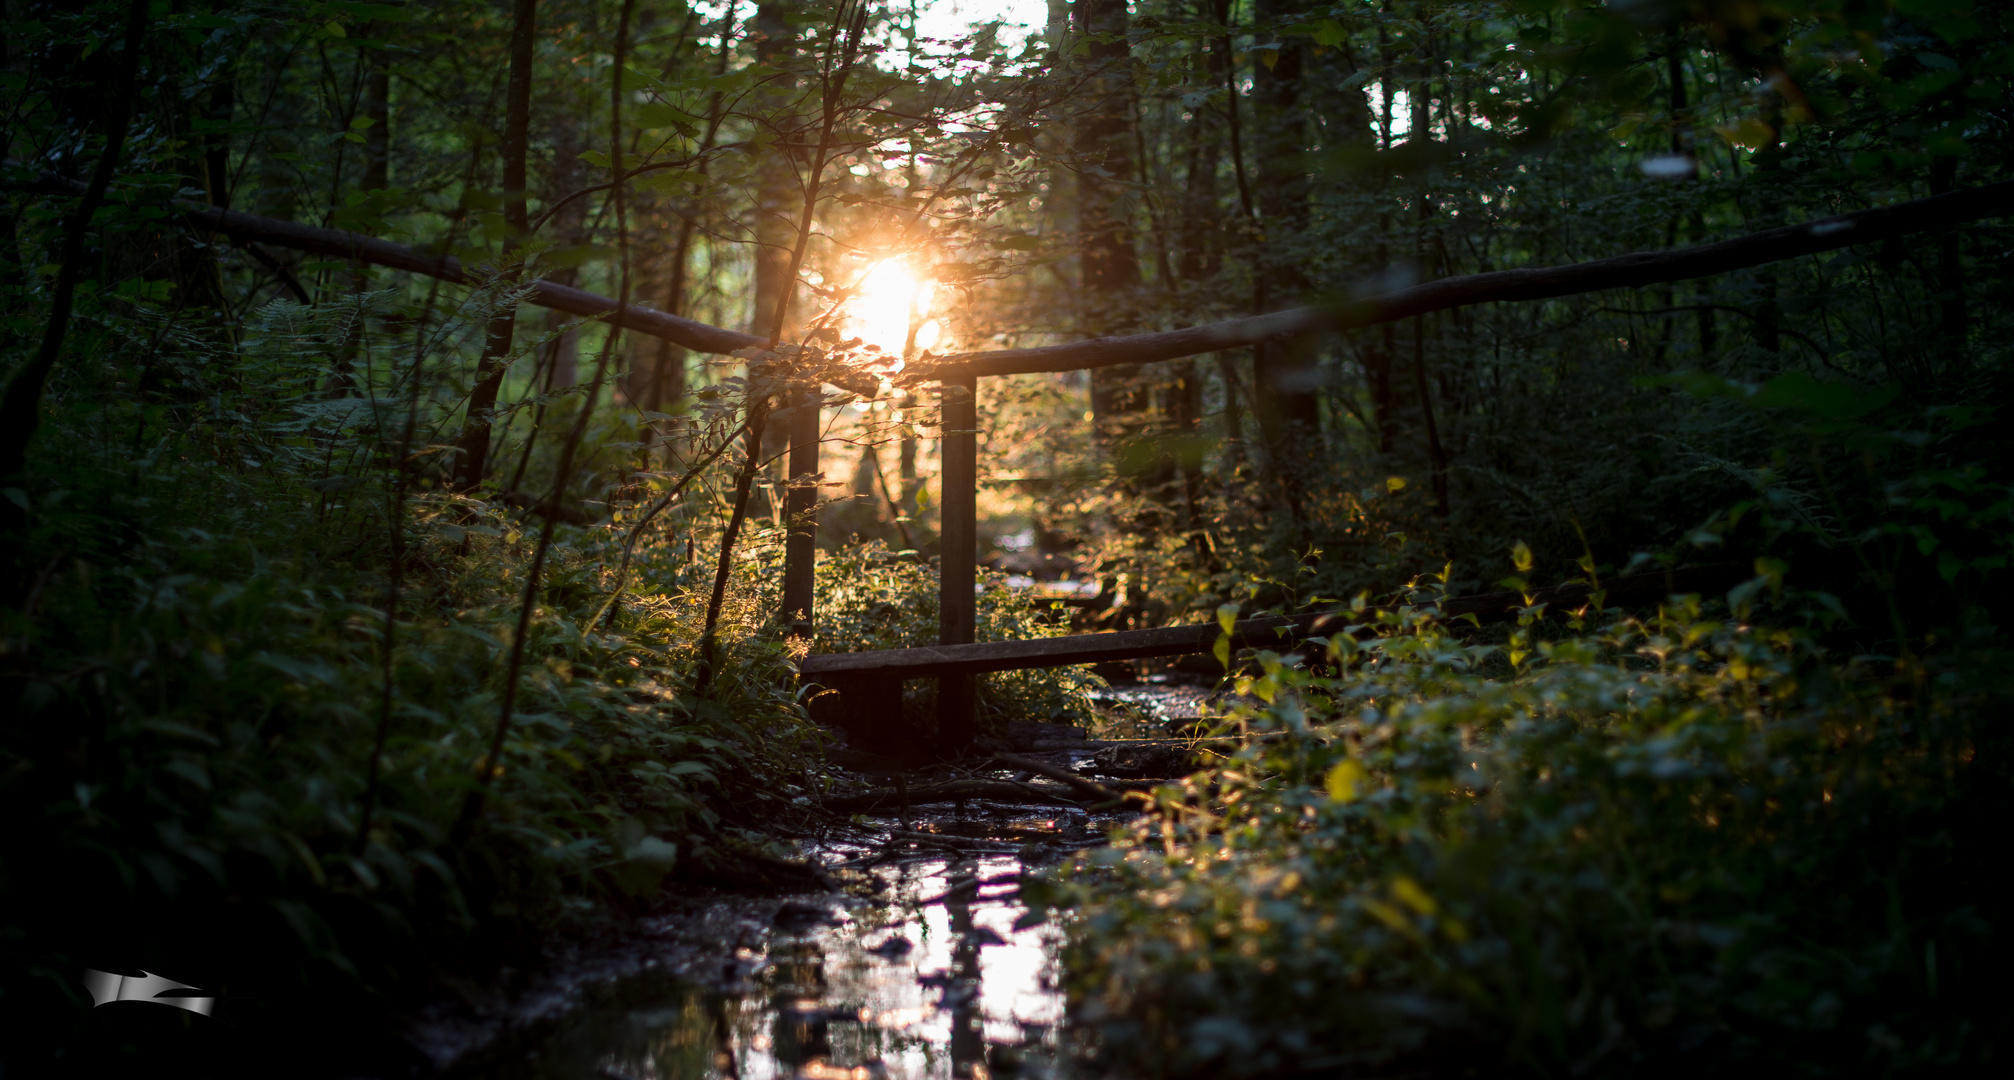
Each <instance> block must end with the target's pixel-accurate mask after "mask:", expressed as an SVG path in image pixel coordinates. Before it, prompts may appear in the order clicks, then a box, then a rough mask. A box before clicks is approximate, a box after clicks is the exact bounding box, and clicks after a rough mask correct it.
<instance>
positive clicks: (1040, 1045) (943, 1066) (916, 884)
mask: <svg viewBox="0 0 2014 1080" xmlns="http://www.w3.org/2000/svg"><path fill="white" fill-rule="evenodd" d="M1115 690H1116V692H1115V693H1112V694H1111V703H1112V704H1121V703H1123V705H1124V706H1127V707H1129V709H1130V711H1131V712H1132V713H1133V715H1134V716H1135V717H1136V719H1137V721H1139V722H1140V723H1142V724H1143V725H1151V726H1153V727H1155V728H1157V729H1158V728H1159V727H1160V725H1162V724H1164V723H1166V722H1167V721H1169V720H1171V719H1179V718H1182V717H1187V716H1193V715H1194V710H1195V705H1196V703H1197V701H1199V700H1200V698H1201V697H1202V695H1201V694H1200V693H1199V692H1197V691H1193V690H1190V689H1188V688H1178V687H1167V688H1161V687H1152V686H1148V685H1145V684H1133V685H1130V686H1127V687H1124V688H1115ZM1155 733H1156V734H1159V733H1160V732H1159V731H1158V730H1156V732H1155ZM1107 745H1110V744H1107ZM1045 756H1048V755H1045ZM1050 760H1052V761H1054V762H1056V763H1057V764H1060V765H1065V766H1066V767H1070V768H1074V769H1080V770H1083V771H1096V769H1095V766H1094V764H1093V759H1092V757H1091V755H1090V753H1089V752H1088V749H1087V750H1086V751H1084V752H1074V753H1056V754H1054V755H1053V756H1052V757H1050ZM930 809H931V812H927V813H926V812H923V810H924V808H921V807H919V808H918V811H919V812H918V813H917V814H916V815H915V817H914V818H913V819H912V820H911V822H910V823H909V825H908V826H906V827H905V826H904V825H903V823H902V822H900V821H898V820H896V819H895V818H894V817H893V816H877V817H874V818H870V819H869V820H870V821H871V822H872V823H873V827H872V828H871V829H870V830H865V831H855V832H852V833H850V834H846V835H847V838H845V839H839V840H834V841H831V842H828V843H823V844H820V845H817V846H816V848H815V849H814V850H812V851H811V852H810V854H812V855H813V856H814V857H815V858H816V859H817V860H818V861H819V862H821V863H823V864H825V865H827V866H837V867H842V868H848V869H851V870H853V871H855V872H856V876H854V877H853V879H852V883H851V885H852V887H849V888H848V890H847V891H846V893H845V894H844V895H830V896H817V897H800V898H797V899H794V900H791V901H788V902H786V903H784V904H783V905H782V907H781V909H780V910H778V911H777V912H776V914H775V916H774V917H773V918H769V919H767V920H766V924H749V925H747V926H746V927H745V928H744V929H743V930H742V931H741V938H740V940H739V941H737V942H735V944H736V946H737V947H736V948H735V949H734V953H733V956H732V958H731V959H730V960H729V961H728V962H727V963H726V964H724V965H722V967H721V969H720V970H719V971H718V973H717V974H716V975H715V976H714V977H713V978H712V979H710V980H704V979H695V978H694V977H693V975H692V973H691V972H688V973H687V974H686V975H685V977H683V978H678V977H674V976H671V975H668V974H662V975H660V974H644V975H638V976H632V977H630V978H626V979H623V980H621V981H620V982H618V983H616V984H614V985H610V986H606V987H603V988H601V990H600V991H599V992H597V993H595V994H593V995H591V996H590V999H589V1002H588V1003H587V1004H585V1005H583V1006H581V1007H579V1008H575V1009H573V1010H572V1011H571V1012H569V1013H567V1014H566V1015H565V1016H564V1017H563V1018H561V1019H560V1020H558V1021H557V1022H555V1023H553V1024H550V1025H547V1026H546V1027H545V1028H543V1029H542V1030H541V1032H540V1033H538V1034H537V1035H535V1036H533V1037H525V1036H522V1035H520V1036H517V1037H512V1038H509V1039H508V1040H507V1042H508V1046H507V1047H500V1048H498V1052H493V1053H490V1054H485V1055H483V1056H484V1057H485V1058H486V1059H487V1062H486V1063H485V1064H482V1065H479V1066H476V1067H474V1068H464V1069H458V1070H455V1072H454V1074H453V1075H455V1076H456V1077H457V1078H458V1080H464V1078H465V1080H548V1078H550V1080H560V1078H566V1080H584V1078H601V1080H715V1078H718V1080H882V1078H888V1080H939V1078H941V1080H950V1078H956V1080H992V1078H995V1077H1018V1078H1026V1080H1045V1078H1050V1077H1062V1076H1069V1075H1073V1074H1077V1073H1081V1072H1083V1071H1084V1070H1083V1069H1081V1068H1073V1062H1072V1059H1071V1055H1070V1052H1069V1047H1068V1045H1067V1042H1068V1040H1067V1038H1066V1036H1065V1032H1064V1021H1065V1015H1064V1005H1065V1001H1064V991H1063V981H1064V980H1063V975H1064V972H1063V969H1062V964H1061V960H1060V952H1061V946H1062V943H1063V930H1062V929H1061V928H1059V927H1058V926H1056V925H1054V924H1050V923H1041V924H1035V925H1028V923H1030V922H1032V920H1025V919H1024V918H1023V917H1024V916H1025V915H1027V914H1028V908H1027V907H1026V906H1025V905H1024V904H1023V903H1022V902H1021V899H1020V881H1021V878H1022V875H1023V874H1025V873H1031V872H1036V871H1040V870H1043V869H1047V868H1049V867H1052V866H1054V865H1055V864H1056V863H1058V862H1059V861H1061V860H1062V859H1064V858H1067V857H1069V855H1070V854H1071V853H1072V852H1073V851H1075V850H1078V849H1081V848H1083V847H1086V846H1091V845H1095V844H1096V843H1098V842H1099V840H1100V838H1101V837H1103V836H1104V835H1105V834H1106V832H1107V830H1109V829H1110V828H1111V826H1112V825H1114V824H1115V823H1118V822H1120V821H1122V820H1125V819H1126V818H1127V817H1129V816H1130V815H1129V814H1128V813H1127V812H1125V811H1115V812H1113V813H1109V814H1100V815H1092V814H1087V813H1086V812H1085V811H1083V810H1080V809H1077V808H1075V807H1064V806H1041V805H1007V804H998V803H988V802H981V801H977V800H975V801H974V802H972V803H971V804H970V805H968V806H966V807H964V808H962V810H961V811H953V810H952V809H950V808H949V807H942V808H930ZM919 833H921V834H936V835H937V837H938V839H936V840H935V841H929V840H925V841H918V842H913V843H911V842H905V841H904V840H902V839H901V837H903V836H910V837H914V836H917V835H919ZM862 886H864V887H862ZM733 903H734V901H731V900H724V901H721V904H723V905H732V904H733Z"/></svg>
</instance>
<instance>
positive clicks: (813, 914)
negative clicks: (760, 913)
mask: <svg viewBox="0 0 2014 1080" xmlns="http://www.w3.org/2000/svg"><path fill="white" fill-rule="evenodd" d="M773 921H774V922H775V923H776V928H777V929H779V930H784V931H788V932H790V933H793V934H797V933H803V932H804V931H806V930H809V929H811V928H812V927H814V926H838V925H839V922H840V920H839V917H838V915H836V914H834V913H833V911H832V909H831V908H827V907H820V906H817V905H815V904H805V903H800V902H798V901H796V900H786V901H784V902H783V906H782V907H780V908H777V909H776V917H775V919H774V920H773Z"/></svg>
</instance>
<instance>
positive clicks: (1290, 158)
mask: <svg viewBox="0 0 2014 1080" xmlns="http://www.w3.org/2000/svg"><path fill="white" fill-rule="evenodd" d="M1307 7H1308V4H1307V0H1255V3H1254V5H1253V13H1254V17H1255V20H1256V23H1257V26H1256V27H1255V29H1256V32H1257V33H1258V34H1259V35H1260V36H1265V35H1266V34H1268V33H1269V32H1270V33H1274V34H1275V36H1276V37H1277V38H1278V40H1279V48H1278V50H1277V51H1276V52H1275V54H1274V55H1275V56H1276V59H1274V60H1273V62H1272V63H1270V64H1268V63H1266V62H1265V61H1264V58H1263V55H1262V57H1261V60H1260V62H1258V63H1255V64H1254V65H1252V118H1253V119H1252V144H1253V155H1254V159H1255V161H1256V162H1257V165H1258V169H1257V177H1256V183H1255V184H1254V192H1253V194H1254V200H1255V202H1256V203H1257V204H1258V211H1259V227H1260V235H1259V236H1258V237H1257V238H1256V242H1257V248H1256V250H1255V251H1254V252H1253V259H1252V270H1253V273H1254V274H1255V275H1256V276H1257V279H1258V280H1257V286H1258V291H1259V292H1260V293H1261V295H1262V296H1263V297H1264V299H1263V301H1262V302H1261V306H1262V307H1271V306H1274V305H1277V304H1279V303H1281V302H1283V301H1284V302H1289V303H1298V302H1300V301H1301V300H1302V299H1303V297H1304V296H1305V295H1306V293H1307V290H1308V286H1309V280H1308V276H1307V274H1306V272H1305V271H1304V270H1303V269H1302V266H1303V253H1301V252H1299V251H1297V250H1296V248H1295V240H1296V239H1297V238H1298V237H1300V236H1302V235H1303V234H1304V233H1305V232H1306V230H1307V227H1308V196H1309V180H1308V162H1307V149H1308V131H1307V122H1308V117H1307V110H1306V109H1304V108H1303V107H1302V103H1301V96H1302V92H1303V87H1302V75H1303V71H1304V69H1305V67H1306V62H1307V46H1306V44H1305V42H1306V40H1307V39H1305V38H1303V37H1300V36H1283V35H1278V34H1277V28H1279V27H1281V26H1283V25H1285V24H1287V23H1290V22H1292V21H1294V19H1295V18H1296V17H1297V16H1300V15H1302V14H1304V13H1305V12H1306V10H1307ZM1315 359H1316V353H1315V351H1314V349H1313V348H1312V347H1310V345H1306V344H1300V343H1286V342H1282V343H1273V344H1267V345H1262V346H1260V347H1259V348H1258V349H1256V350H1255V351H1254V354H1253V359H1252V382H1253V384H1254V386H1253V393H1254V394H1255V395H1256V397H1257V400H1256V401H1255V402H1254V404H1255V405H1256V407H1257V411H1258V415H1259V423H1260V425H1261V430H1262V432H1263V433H1264V435H1265V438H1266V442H1267V455H1268V459H1269V460H1270V461H1271V463H1272V465H1273V471H1274V473H1275V475H1276V476H1277V477H1279V478H1280V479H1281V480H1282V481H1290V480H1294V479H1295V477H1296V476H1297V475H1298V473H1300V472H1301V471H1302V468H1303V465H1304V463H1306V462H1309V461H1313V460H1315V459H1316V457H1318V456H1319V451H1320V446H1321V434H1322V414H1321V394H1320V390H1319V388H1318V386H1317V385H1316V371H1315ZM1290 474H1293V475H1290Z"/></svg>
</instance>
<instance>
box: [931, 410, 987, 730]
mask: <svg viewBox="0 0 2014 1080" xmlns="http://www.w3.org/2000/svg"><path fill="white" fill-rule="evenodd" d="M978 397H979V377H978V376H976V375H962V376H957V377H954V378H950V379H946V380H944V381H943V383H941V384H940V396H939V408H940V409H941V410H942V413H941V416H942V424H943V429H942V430H943V442H942V444H941V445H942V456H943V465H944V467H943V472H942V474H941V477H942V479H941V482H940V488H939V490H938V493H937V500H938V506H939V508H940V510H939V512H940V513H941V515H942V520H941V521H940V522H939V524H938V529H937V535H938V556H937V566H938V573H939V575H940V576H939V578H938V589H939V593H938V613H939V619H938V632H937V640H938V643H939V644H941V645H969V644H971V643H972V640H973V635H974V633H975V631H976V628H977V625H978V619H979V603H978V598H977V597H975V596H974V595H973V587H974V585H975V584H976V583H977V581H978V577H979V401H978ZM974 680H975V676H972V675H945V676H941V677H939V679H938V680H937V741H938V744H939V748H940V749H941V750H942V751H943V752H945V753H949V754H955V753H958V752H960V751H963V750H964V749H966V748H967V747H969V746H971V745H972V735H973V727H974V724H973V720H974V716H973V713H974V709H975V707H976V705H977V701H976V698H975V694H974V691H975V690H976V688H977V686H976V683H975V681H974Z"/></svg>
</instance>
